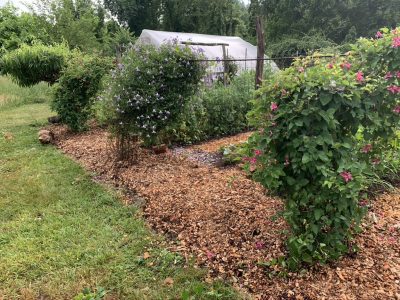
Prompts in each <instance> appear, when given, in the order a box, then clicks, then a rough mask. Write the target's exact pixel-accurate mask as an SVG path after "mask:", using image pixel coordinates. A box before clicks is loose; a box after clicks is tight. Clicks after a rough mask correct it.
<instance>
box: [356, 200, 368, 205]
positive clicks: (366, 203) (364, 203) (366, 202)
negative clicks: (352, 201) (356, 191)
mask: <svg viewBox="0 0 400 300" xmlns="http://www.w3.org/2000/svg"><path fill="white" fill-rule="evenodd" d="M358 205H359V206H367V205H368V200H367V199H362V200H360V201H359V202H358Z"/></svg>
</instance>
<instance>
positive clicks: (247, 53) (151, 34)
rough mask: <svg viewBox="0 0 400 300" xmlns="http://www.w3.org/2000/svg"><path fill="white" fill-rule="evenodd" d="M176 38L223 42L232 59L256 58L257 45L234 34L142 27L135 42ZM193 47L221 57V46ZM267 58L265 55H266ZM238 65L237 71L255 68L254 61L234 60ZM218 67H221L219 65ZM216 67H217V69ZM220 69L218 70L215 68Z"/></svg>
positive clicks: (181, 40) (272, 67)
mask: <svg viewBox="0 0 400 300" xmlns="http://www.w3.org/2000/svg"><path fill="white" fill-rule="evenodd" d="M172 40H178V43H179V44H180V43H182V42H191V43H207V44H212V43H224V44H228V45H229V46H226V49H227V52H228V56H230V57H231V58H233V59H255V58H257V47H256V46H253V45H252V44H250V43H248V42H246V41H244V40H243V39H241V38H240V37H236V36H218V35H206V34H197V33H182V32H168V31H155V30H148V29H144V30H143V31H142V34H141V35H140V37H139V39H138V41H137V43H139V44H145V45H154V46H160V45H161V44H163V43H167V42H170V41H172ZM190 47H191V48H193V49H200V48H201V49H202V50H203V51H204V52H203V54H204V55H205V56H206V58H207V59H222V57H223V51H222V46H193V45H191V46H190ZM266 58H267V57H266ZM235 63H236V64H237V65H238V66H239V71H244V70H255V69H256V61H255V60H253V61H246V62H245V61H238V62H235ZM265 65H270V66H271V69H272V70H273V71H276V70H279V69H278V66H277V65H276V64H275V63H274V62H273V61H270V60H266V61H265ZM219 68H222V67H221V66H220V67H219ZM219 68H218V69H219ZM217 71H220V70H217Z"/></svg>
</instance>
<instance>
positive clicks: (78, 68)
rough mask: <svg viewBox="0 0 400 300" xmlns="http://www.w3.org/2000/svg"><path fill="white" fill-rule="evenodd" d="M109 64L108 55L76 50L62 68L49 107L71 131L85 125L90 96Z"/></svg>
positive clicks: (96, 88) (92, 94) (92, 95)
mask: <svg viewBox="0 0 400 300" xmlns="http://www.w3.org/2000/svg"><path fill="white" fill-rule="evenodd" d="M110 68H111V61H110V60H109V59H106V58H100V57H95V56H91V55H84V54H82V53H80V52H77V53H75V55H74V56H73V57H72V58H71V60H70V61H69V62H68V64H67V66H66V68H65V69H64V70H63V71H62V73H61V77H60V79H59V82H58V85H57V86H56V88H55V92H54V99H53V102H52V109H53V110H55V111H56V112H57V113H58V114H59V116H60V117H61V120H62V121H63V122H64V123H65V124H67V125H68V126H69V128H70V129H71V130H72V131H80V130H83V129H85V125H86V121H87V119H88V118H89V116H90V113H91V105H92V103H93V97H94V96H95V95H96V93H97V92H98V90H99V88H100V85H101V80H102V78H103V76H104V75H105V74H106V73H107V72H108V71H109V69H110Z"/></svg>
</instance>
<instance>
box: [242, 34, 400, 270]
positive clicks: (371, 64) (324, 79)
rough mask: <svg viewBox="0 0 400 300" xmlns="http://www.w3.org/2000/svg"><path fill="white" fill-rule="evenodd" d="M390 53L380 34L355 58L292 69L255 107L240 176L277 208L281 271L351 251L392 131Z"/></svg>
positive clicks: (394, 52)
mask: <svg viewBox="0 0 400 300" xmlns="http://www.w3.org/2000/svg"><path fill="white" fill-rule="evenodd" d="M399 48H400V34H399V33H398V31H393V32H392V33H390V32H389V31H388V30H385V31H384V34H383V35H382V38H379V39H375V40H360V41H359V42H358V43H357V44H356V45H354V56H349V57H347V58H333V59H332V60H331V61H325V60H323V59H318V57H317V55H315V56H314V57H308V58H306V59H304V60H299V61H297V62H296V63H295V64H294V65H293V66H292V67H291V68H288V69H286V70H284V71H282V72H281V73H280V74H279V75H277V76H276V77H275V78H273V79H272V80H270V81H269V82H268V83H267V84H265V85H264V87H263V88H262V89H261V91H260V98H259V99H258V100H256V101H254V105H255V108H254V110H253V111H252V112H251V113H250V118H251V121H252V125H253V126H257V127H260V128H261V129H260V130H259V131H258V132H257V133H256V134H255V135H254V136H253V137H252V138H251V141H250V144H251V145H252V147H250V150H249V151H251V152H249V153H248V155H249V156H248V157H246V158H245V160H246V161H247V162H248V163H247V164H246V168H247V169H248V170H249V171H251V172H253V176H254V178H255V179H256V180H258V181H260V182H261V183H262V184H263V185H265V186H266V187H267V188H268V189H269V190H272V191H275V192H277V193H278V194H280V195H281V196H282V197H283V198H284V199H285V204H286V211H285V214H284V215H285V217H286V220H287V221H288V223H289V225H290V226H291V236H290V237H289V239H288V242H287V246H288V254H289V258H288V260H287V263H288V266H289V267H290V268H296V267H298V266H299V265H301V264H302V263H313V262H315V261H320V262H326V261H329V260H332V259H336V258H338V257H340V256H341V255H343V254H345V253H347V252H348V251H354V248H353V246H352V243H351V240H352V237H353V234H354V231H355V230H357V229H358V224H359V223H360V220H361V217H362V216H363V212H364V211H365V209H364V207H363V203H364V199H365V197H366V195H365V194H364V192H363V191H365V190H366V189H367V187H368V186H367V184H368V181H367V177H368V176H370V175H371V174H372V173H373V172H374V169H375V168H376V166H377V165H379V163H380V161H381V157H382V155H383V153H385V151H387V150H388V149H390V147H391V142H392V141H393V139H394V138H395V137H396V130H398V129H399V120H400V118H399V114H400V103H399V102H400V99H399V96H398V95H399V93H400V90H399V89H400V88H399V77H400V73H397V72H398V71H399V69H400V55H399V54H400V52H399V51H400V50H399ZM388 72H390V74H391V75H393V74H396V75H395V76H388ZM397 74H399V76H397ZM389 77H390V78H389ZM360 135H361V140H362V141H363V142H362V144H361V145H360V139H359V136H360Z"/></svg>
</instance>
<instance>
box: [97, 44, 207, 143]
mask: <svg viewBox="0 0 400 300" xmlns="http://www.w3.org/2000/svg"><path fill="white" fill-rule="evenodd" d="M198 56H199V54H196V53H194V52H192V50H191V49H190V48H189V47H181V46H180V45H178V44H175V43H168V44H164V45H162V46H161V47H160V48H158V49H157V48H155V47H153V46H144V45H140V46H136V47H135V48H133V49H131V50H130V51H128V52H126V54H125V55H124V57H123V59H122V62H121V63H119V64H118V66H117V68H116V70H114V71H113V72H112V75H111V79H110V82H109V86H108V89H106V91H105V94H104V95H103V96H104V97H105V101H107V102H108V103H110V105H111V112H110V114H109V120H108V122H109V123H110V124H111V125H112V128H113V130H114V132H115V133H116V135H117V137H119V138H121V139H125V137H128V136H130V135H132V134H137V135H139V136H140V137H141V138H142V139H143V140H144V142H145V143H146V144H147V145H154V144H157V143H160V142H162V141H161V140H160V137H161V136H162V132H163V130H165V128H166V127H167V126H168V125H170V124H172V123H174V122H175V121H176V119H177V118H178V117H179V115H180V114H181V112H182V111H183V108H184V107H185V104H186V103H187V102H188V101H189V99H190V98H191V97H192V96H193V95H194V94H195V92H196V91H197V89H198V88H199V83H200V80H201V78H202V77H203V75H204V73H205V68H204V66H203V65H202V63H201V62H199V61H196V59H197V58H198Z"/></svg>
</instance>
